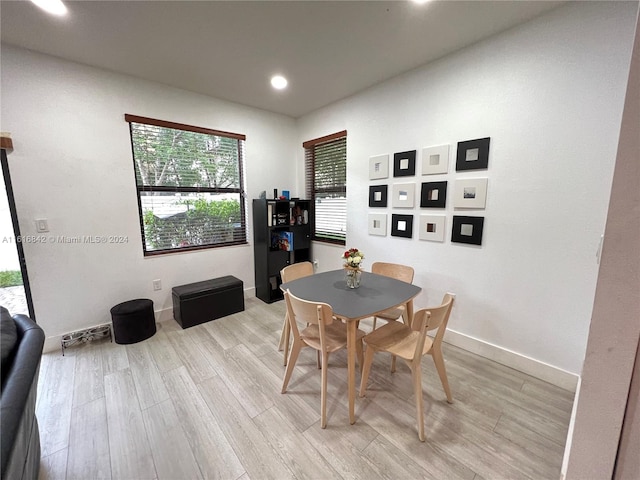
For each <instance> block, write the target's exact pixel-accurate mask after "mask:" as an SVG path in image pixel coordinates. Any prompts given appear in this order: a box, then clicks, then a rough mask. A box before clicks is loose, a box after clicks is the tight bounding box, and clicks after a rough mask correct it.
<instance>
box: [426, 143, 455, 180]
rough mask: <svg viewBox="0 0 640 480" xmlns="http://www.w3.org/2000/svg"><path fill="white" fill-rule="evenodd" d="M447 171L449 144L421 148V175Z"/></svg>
mask: <svg viewBox="0 0 640 480" xmlns="http://www.w3.org/2000/svg"><path fill="white" fill-rule="evenodd" d="M448 171H449V145H439V146H437V147H427V148H423V149H422V175H435V174H437V173H447V172H448Z"/></svg>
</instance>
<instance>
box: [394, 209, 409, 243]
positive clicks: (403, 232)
mask: <svg viewBox="0 0 640 480" xmlns="http://www.w3.org/2000/svg"><path fill="white" fill-rule="evenodd" d="M391 236H392V237H404V238H412V237H413V215H397V214H395V213H394V214H393V215H391Z"/></svg>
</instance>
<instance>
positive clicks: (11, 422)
mask: <svg viewBox="0 0 640 480" xmlns="http://www.w3.org/2000/svg"><path fill="white" fill-rule="evenodd" d="M13 320H14V321H15V324H16V328H17V332H18V344H17V346H16V350H15V356H14V358H13V361H12V363H11V366H10V368H9V371H8V372H7V374H6V375H5V377H4V378H3V379H2V397H1V398H0V405H1V406H0V410H1V411H0V432H2V435H1V446H0V448H1V450H0V459H1V460H2V474H1V476H0V478H6V477H5V473H6V469H7V466H8V464H9V460H10V458H11V452H12V449H13V446H14V441H15V439H16V438H17V436H18V433H19V432H18V430H19V428H20V424H21V420H22V417H23V415H24V413H25V409H30V410H35V405H30V403H33V402H28V399H29V395H30V393H32V392H31V391H32V386H33V389H34V390H35V387H36V385H37V382H38V378H37V374H38V368H39V366H40V357H41V356H42V349H43V346H44V336H45V335H44V331H43V330H42V328H40V327H39V326H38V324H36V323H35V322H34V321H33V320H31V319H30V318H29V317H27V316H26V315H14V316H13ZM34 384H35V385H34ZM34 397H35V395H34ZM27 414H28V415H34V412H28V413H27ZM34 418H35V415H34Z"/></svg>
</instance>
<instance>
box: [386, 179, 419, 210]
mask: <svg viewBox="0 0 640 480" xmlns="http://www.w3.org/2000/svg"><path fill="white" fill-rule="evenodd" d="M415 189H416V185H415V183H396V184H395V185H393V197H392V199H391V206H392V207H394V208H413V202H414V196H415Z"/></svg>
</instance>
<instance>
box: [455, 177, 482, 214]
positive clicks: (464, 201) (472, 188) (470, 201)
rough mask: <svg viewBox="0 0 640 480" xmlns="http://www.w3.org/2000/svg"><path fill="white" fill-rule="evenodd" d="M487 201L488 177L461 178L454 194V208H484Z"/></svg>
mask: <svg viewBox="0 0 640 480" xmlns="http://www.w3.org/2000/svg"><path fill="white" fill-rule="evenodd" d="M486 202H487V179H486V178H460V179H458V180H456V183H455V189H454V194H453V206H454V208H484V207H485V204H486Z"/></svg>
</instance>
